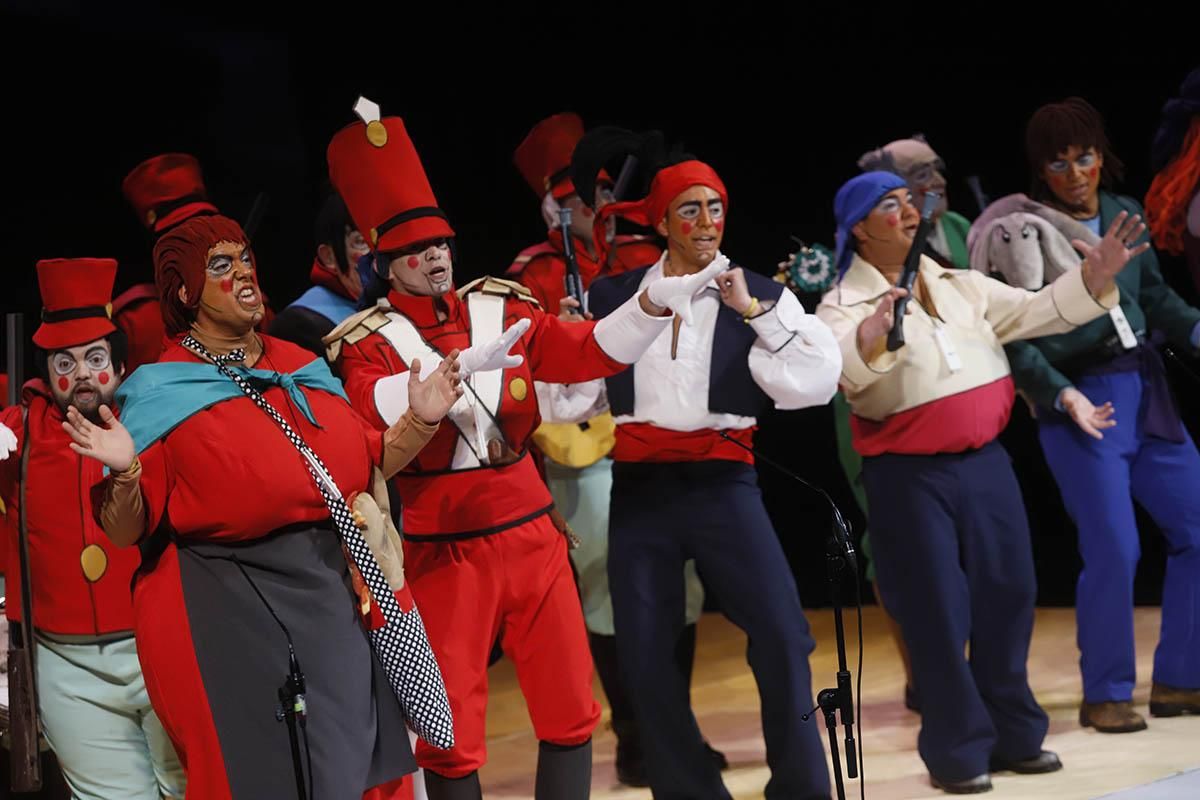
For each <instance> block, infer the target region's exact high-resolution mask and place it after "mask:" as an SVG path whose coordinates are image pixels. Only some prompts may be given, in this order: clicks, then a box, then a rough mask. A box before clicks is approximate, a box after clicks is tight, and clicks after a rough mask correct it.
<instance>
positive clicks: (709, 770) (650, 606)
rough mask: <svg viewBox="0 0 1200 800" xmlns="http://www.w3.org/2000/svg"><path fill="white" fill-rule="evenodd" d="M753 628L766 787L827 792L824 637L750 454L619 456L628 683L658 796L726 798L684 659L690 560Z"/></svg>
mask: <svg viewBox="0 0 1200 800" xmlns="http://www.w3.org/2000/svg"><path fill="white" fill-rule="evenodd" d="M688 559H695V561H696V569H697V571H698V572H699V573H700V578H701V580H702V581H703V582H704V585H705V587H706V589H707V590H708V591H709V592H711V593H712V594H713V595H714V596H715V597H716V598H717V600H718V602H719V603H720V606H721V608H722V609H723V610H724V612H725V614H726V616H728V617H729V619H730V620H731V621H732V622H733V623H734V624H735V625H737V626H738V627H739V628H741V629H742V630H743V631H745V632H746V635H747V637H748V639H749V646H748V648H747V653H746V656H747V660H748V661H749V663H750V668H751V669H752V670H753V672H754V678H755V680H756V681H757V682H758V691H759V696H760V698H761V704H762V708H761V711H762V726H763V738H764V739H765V740H766V744H767V764H768V766H769V767H770V769H771V779H770V781H769V782H768V784H767V786H766V790H765V796H766V797H767V798H789V799H790V800H802V799H804V798H828V797H829V773H828V770H827V768H826V766H825V751H824V747H823V745H822V744H821V739H820V736H821V733H822V730H821V728H819V727H818V720H820V719H821V717H820V715H819V714H818V715H816V717H815V718H813V719H810V720H809V721H807V722H804V721H802V720H801V719H800V717H801V715H803V714H806V713H808V712H809V711H811V710H812V708H813V706H815V705H816V702H815V701H814V700H813V691H812V675H811V673H810V672H809V666H808V656H809V654H810V653H811V652H812V650H813V647H814V643H813V639H812V636H811V634H810V633H809V628H808V621H807V620H806V619H805V618H804V611H803V609H801V607H800V596H799V594H798V593H797V591H796V582H795V579H794V578H793V577H792V572H791V569H790V568H789V566H788V562H787V558H786V557H785V556H784V554H783V548H782V547H781V546H780V544H779V539H778V538H777V537H776V535H775V531H774V529H773V528H772V526H771V520H770V518H768V516H767V512H766V509H765V508H764V507H763V502H762V495H761V493H760V492H759V489H758V476H757V473H756V472H755V470H754V467H752V466H751V465H749V464H743V463H740V462H734V461H698V462H681V463H666V464H631V463H618V464H616V465H615V467H614V469H613V493H612V509H611V513H610V518H609V555H608V580H609V587H610V589H611V591H612V600H613V614H614V621H615V623H616V625H615V628H616V637H617V658H618V660H619V662H620V665H621V674H622V678H623V680H624V681H625V685H626V687H628V689H629V691H630V695H631V698H632V701H633V706H634V712H635V714H636V715H637V720H638V726H639V728H640V729H641V732H642V741H643V743H644V746H645V751H646V767H647V771H648V773H649V777H650V786H651V789H652V791H653V793H654V797H655V798H658V800H664V798H669V799H674V798H680V799H681V800H682V798H690V800H708V799H709V798H715V799H716V800H727V799H728V798H729V796H730V795H729V792H728V791H727V790H726V789H725V786H724V785H723V784H722V782H721V774H720V772H719V771H718V769H717V767H716V765H715V764H714V763H713V762H712V760H711V759H710V758H708V757H707V755H706V753H705V749H704V741H703V739H702V738H701V735H700V729H699V727H698V726H697V725H696V718H695V716H694V715H693V714H692V709H691V702H690V699H689V696H688V686H687V683H686V681H685V678H684V676H683V675H682V674H681V673H680V671H679V670H678V669H677V668H676V667H675V655H674V649H675V643H676V642H678V641H679V636H680V633H681V632H682V630H683V625H684V607H685V606H684V602H685V592H684V574H683V564H684V562H685V561H687V560H688Z"/></svg>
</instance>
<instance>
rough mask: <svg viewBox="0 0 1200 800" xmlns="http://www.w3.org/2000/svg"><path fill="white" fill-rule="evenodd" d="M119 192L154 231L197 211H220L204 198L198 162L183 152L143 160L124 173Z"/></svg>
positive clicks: (176, 222) (162, 230) (196, 213)
mask: <svg viewBox="0 0 1200 800" xmlns="http://www.w3.org/2000/svg"><path fill="white" fill-rule="evenodd" d="M121 191H122V192H124V193H125V199H126V200H128V201H129V204H130V205H131V206H133V210H134V211H135V212H136V213H137V217H138V220H139V221H140V222H141V223H142V224H143V225H145V226H146V227H147V228H148V229H149V230H150V231H151V232H153V233H155V234H160V233H163V232H164V231H166V230H167V229H168V228H172V227H174V226H175V225H178V224H179V223H181V222H183V221H184V220H185V219H191V218H192V217H195V216H197V215H200V214H217V213H220V212H219V211H218V210H217V207H216V206H214V205H213V204H212V203H210V202H209V201H208V191H207V190H206V189H205V188H204V177H203V176H202V175H201V174H200V162H199V161H197V160H196V159H195V158H194V157H193V156H189V155H188V154H186V153H166V154H164V155H161V156H155V157H154V158H150V159H147V160H145V161H143V162H142V163H141V164H138V165H137V166H136V167H134V168H133V170H132V171H131V172H130V173H129V174H128V175H126V176H125V180H124V181H122V182H121Z"/></svg>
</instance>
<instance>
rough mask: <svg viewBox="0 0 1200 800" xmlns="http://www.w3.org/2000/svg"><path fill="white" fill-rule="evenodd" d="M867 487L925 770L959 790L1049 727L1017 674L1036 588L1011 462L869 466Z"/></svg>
mask: <svg viewBox="0 0 1200 800" xmlns="http://www.w3.org/2000/svg"><path fill="white" fill-rule="evenodd" d="M863 478H864V481H865V483H866V487H867V499H868V502H870V504H871V545H872V548H873V550H874V554H875V569H876V571H877V572H878V575H879V582H880V583H881V584H882V585H884V586H887V589H888V603H889V610H890V611H891V612H892V613H893V614H894V616H895V617H896V620H897V621H898V622H899V623H900V628H901V630H902V632H903V634H904V641H905V643H906V644H907V645H908V651H909V655H910V656H911V658H912V669H913V679H914V680H915V681H916V684H917V685H918V686H920V687H921V733H920V735H919V736H918V738H917V749H918V751H919V752H920V754H921V758H922V759H923V760H924V761H925V765H926V767H928V769H929V771H930V773H932V774H933V775H935V776H937V777H938V778H940V779H942V780H947V781H960V780H966V779H968V778H973V777H975V776H976V775H981V774H983V773H985V772H987V771H988V764H989V760H990V759H991V758H1001V759H1007V760H1017V759H1022V758H1028V757H1030V756H1034V755H1037V754H1038V753H1039V752H1040V751H1041V745H1042V741H1043V739H1045V736H1046V729H1047V727H1048V726H1049V720H1048V718H1047V716H1046V713H1045V712H1044V711H1043V710H1042V709H1041V707H1040V706H1039V705H1038V704H1037V701H1036V700H1035V699H1034V697H1033V692H1032V691H1031V690H1030V688H1029V681H1028V678H1027V675H1026V671H1025V662H1026V660H1027V659H1028V656H1029V640H1030V638H1031V636H1032V635H1033V608H1034V600H1035V598H1036V584H1035V578H1034V571H1033V553H1032V548H1031V546H1030V541H1029V523H1028V520H1027V519H1026V517H1025V506H1024V503H1023V502H1022V501H1021V492H1020V489H1019V487H1018V486H1017V479H1016V476H1014V475H1013V471H1012V465H1011V463H1010V461H1009V457H1008V453H1006V452H1005V450H1004V448H1003V447H1001V446H1000V445H999V444H998V443H997V442H992V443H990V444H988V445H986V446H984V447H983V448H982V449H980V450H976V451H971V452H968V453H962V454H942V455H933V456H914V455H882V456H874V457H871V458H866V459H864V460H863ZM966 649H969V651H970V655H969V656H968V655H966V654H965V653H964V650H966Z"/></svg>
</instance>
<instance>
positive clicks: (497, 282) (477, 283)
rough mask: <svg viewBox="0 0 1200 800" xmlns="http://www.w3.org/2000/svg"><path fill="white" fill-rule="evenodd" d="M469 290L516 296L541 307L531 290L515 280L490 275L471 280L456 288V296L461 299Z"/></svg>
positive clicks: (501, 295)
mask: <svg viewBox="0 0 1200 800" xmlns="http://www.w3.org/2000/svg"><path fill="white" fill-rule="evenodd" d="M471 292H483V293H484V294H494V295H498V296H500V297H516V298H518V299H520V300H524V301H525V302H527V303H533V304H534V305H535V306H537V307H538V308H541V307H542V304H541V303H539V302H538V299H537V298H536V297H534V296H533V292H531V291H529V288H528V287H527V286H525V285H523V284H520V283H517V282H516V281H510V280H505V279H504V278H493V277H492V276H490V275H488V276H486V277H483V278H479V279H477V280H473V281H471V282H470V283H468V284H467V285H466V286H463V287H462V288H461V289H459V290H458V297H459V299H460V300H461V299H463V298H465V297H466V296H467V295H469V294H470V293H471Z"/></svg>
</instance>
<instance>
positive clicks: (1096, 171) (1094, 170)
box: [1088, 167, 1100, 178]
mask: <svg viewBox="0 0 1200 800" xmlns="http://www.w3.org/2000/svg"><path fill="white" fill-rule="evenodd" d="M1099 174H1100V168H1099V167H1092V168H1091V169H1089V170H1088V177H1089V178H1094V177H1096V176H1097V175H1099Z"/></svg>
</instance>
